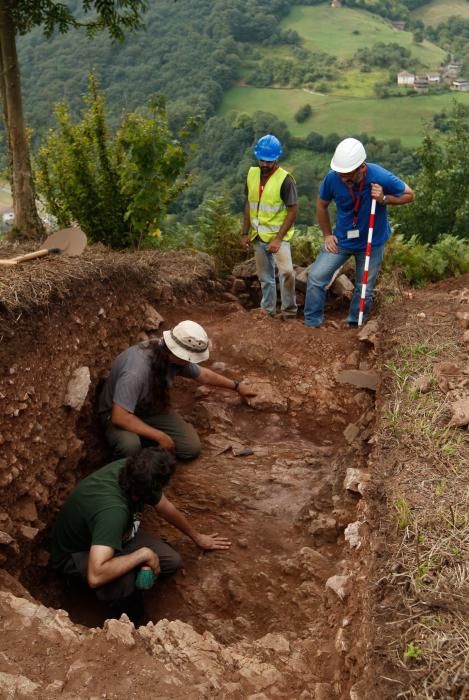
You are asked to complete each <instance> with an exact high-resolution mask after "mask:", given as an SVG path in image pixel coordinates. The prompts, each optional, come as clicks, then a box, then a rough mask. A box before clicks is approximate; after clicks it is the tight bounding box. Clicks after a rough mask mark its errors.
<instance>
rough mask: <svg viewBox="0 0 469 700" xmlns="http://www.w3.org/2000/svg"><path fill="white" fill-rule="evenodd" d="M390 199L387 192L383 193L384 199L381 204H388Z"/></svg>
mask: <svg viewBox="0 0 469 700" xmlns="http://www.w3.org/2000/svg"><path fill="white" fill-rule="evenodd" d="M387 201H388V196H387V194H383V199H382V200H381V204H386V203H387Z"/></svg>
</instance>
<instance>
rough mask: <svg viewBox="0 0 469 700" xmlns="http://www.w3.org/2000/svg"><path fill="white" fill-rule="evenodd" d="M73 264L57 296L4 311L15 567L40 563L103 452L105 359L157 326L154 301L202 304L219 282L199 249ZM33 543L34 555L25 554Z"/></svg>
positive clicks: (5, 467)
mask: <svg viewBox="0 0 469 700" xmlns="http://www.w3.org/2000/svg"><path fill="white" fill-rule="evenodd" d="M61 262H62V261H54V263H55V264H56V265H57V263H59V265H60V263H61ZM54 263H53V262H48V263H46V265H49V267H50V266H51V265H53V264H54ZM81 264H82V265H83V263H81ZM21 272H22V273H23V274H24V275H27V274H28V273H30V271H29V270H27V269H25V270H22V271H21ZM36 272H38V270H37V263H36ZM41 272H42V271H41V270H39V274H41ZM60 272H61V270H60V268H59V270H58V276H59V277H60ZM80 272H81V275H80V276H79V278H78V279H77V280H76V281H75V280H74V279H73V277H72V279H71V280H68V279H67V286H66V287H65V289H64V288H63V287H61V286H60V284H58V291H59V294H58V293H57V289H55V288H54V285H53V284H51V285H50V299H49V300H47V301H48V303H45V304H44V303H43V302H44V301H45V300H41V303H39V304H37V305H33V307H32V308H27V309H26V310H23V309H21V310H20V311H18V310H17V309H14V310H13V311H11V310H10V309H9V310H8V311H9V312H10V313H5V312H4V313H3V315H2V330H3V338H2V343H1V346H0V348H1V349H0V415H1V428H0V445H1V457H0V530H1V531H2V532H3V533H4V535H3V540H4V541H3V543H2V545H3V546H2V545H0V565H1V566H4V567H6V568H7V570H9V571H10V572H11V573H12V574H14V575H18V574H20V573H21V572H23V571H24V570H25V569H27V568H28V566H29V565H30V564H31V563H37V564H38V565H39V566H44V564H45V562H46V555H45V551H44V550H43V548H42V547H41V546H40V545H39V546H38V543H41V541H42V540H43V539H44V534H43V531H44V530H45V529H46V524H47V523H48V522H49V521H50V520H51V519H52V517H53V515H54V513H55V512H56V510H57V508H58V507H60V505H61V504H62V503H63V501H64V499H65V497H66V495H67V494H68V492H69V491H70V490H71V488H72V487H73V486H74V485H75V483H76V482H77V480H79V479H80V478H81V477H82V476H83V475H84V474H86V473H87V472H89V471H90V470H91V469H92V468H96V465H99V464H102V463H104V461H105V460H106V458H107V457H108V456H109V455H108V454H107V451H106V447H105V446H104V444H103V441H102V438H101V436H100V432H99V428H98V426H97V424H96V415H95V399H96V392H97V388H98V386H99V384H100V381H101V380H102V378H103V377H105V376H106V373H107V372H108V371H109V366H110V360H111V359H112V358H113V357H115V356H116V355H117V354H118V353H119V352H121V351H122V350H124V349H125V348H126V347H128V346H129V345H131V344H133V343H135V342H138V340H139V339H140V338H142V337H143V336H142V333H143V334H144V333H148V334H150V335H151V334H152V333H153V332H155V331H156V329H157V325H158V320H157V319H156V318H155V316H154V309H155V306H158V308H161V307H169V308H171V307H177V306H178V305H185V306H187V304H191V303H203V301H204V300H205V299H207V297H208V295H209V294H210V295H212V296H213V295H214V293H215V294H216V292H217V286H216V285H217V284H218V283H216V282H215V281H214V269H213V266H212V262H211V260H210V259H209V258H208V256H205V255H200V254H193V255H190V254H188V255H184V254H182V255H181V256H179V258H178V262H176V263H175V260H174V258H173V257H171V256H167V257H166V258H165V257H164V256H163V260H159V261H158V263H156V262H155V264H153V265H150V268H149V269H148V266H147V265H146V264H145V265H142V264H141V262H140V259H139V258H138V257H137V258H136V259H135V260H133V261H132V260H131V261H130V262H129V264H128V265H127V266H123V267H122V266H120V265H119V266H116V268H115V271H114V272H112V265H111V269H106V270H103V269H102V267H101V266H100V265H99V259H98V261H95V259H93V261H92V264H91V265H90V266H89V269H86V268H85V270H84V271H83V270H81V271H80ZM218 291H223V287H222V285H219V289H218ZM28 301H29V299H28ZM17 311H18V312H17ZM79 368H88V370H89V377H90V381H89V387H88V389H87V392H86V399H85V402H84V404H83V406H82V407H81V408H80V409H79V410H77V409H76V408H73V407H70V406H68V405H66V404H67V392H68V386H69V383H70V381H71V380H72V377H73V374H74V372H75V371H76V370H78V369H79ZM32 551H34V554H35V556H36V559H37V561H33V562H31V561H30V557H31V552H32Z"/></svg>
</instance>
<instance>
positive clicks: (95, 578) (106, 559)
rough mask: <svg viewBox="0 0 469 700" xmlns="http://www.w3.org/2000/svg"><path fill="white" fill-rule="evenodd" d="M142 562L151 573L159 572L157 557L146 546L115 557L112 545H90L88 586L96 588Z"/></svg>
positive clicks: (140, 564)
mask: <svg viewBox="0 0 469 700" xmlns="http://www.w3.org/2000/svg"><path fill="white" fill-rule="evenodd" d="M142 564H143V565H145V566H148V567H149V568H150V569H151V570H152V571H153V573H155V574H157V573H159V561H158V557H157V556H156V554H155V553H154V552H153V551H152V550H151V549H149V548H148V547H141V548H140V549H137V550H135V552H131V553H130V554H123V555H122V556H120V557H115V556H114V549H113V548H112V547H106V546H105V545H102V544H94V545H92V546H91V549H90V557H89V559H88V571H87V578H88V585H89V586H90V588H98V586H103V585H104V584H105V583H109V581H114V579H116V578H119V577H120V576H123V575H124V574H126V573H127V572H128V571H132V569H135V568H136V567H137V566H142Z"/></svg>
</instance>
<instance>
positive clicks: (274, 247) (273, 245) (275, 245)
mask: <svg viewBox="0 0 469 700" xmlns="http://www.w3.org/2000/svg"><path fill="white" fill-rule="evenodd" d="M281 245H282V241H278V240H277V239H276V238H274V240H273V241H271V242H270V243H269V245H268V246H267V250H268V251H269V253H278V251H279V250H280V246H281Z"/></svg>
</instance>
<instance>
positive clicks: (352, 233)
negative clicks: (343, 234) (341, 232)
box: [347, 228, 360, 240]
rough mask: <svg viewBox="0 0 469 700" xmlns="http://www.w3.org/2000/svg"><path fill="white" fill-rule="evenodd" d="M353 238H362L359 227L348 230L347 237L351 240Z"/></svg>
mask: <svg viewBox="0 0 469 700" xmlns="http://www.w3.org/2000/svg"><path fill="white" fill-rule="evenodd" d="M351 238H360V231H359V230H358V229H357V228H354V229H351V230H350V231H347V239H348V240H350V239H351Z"/></svg>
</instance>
